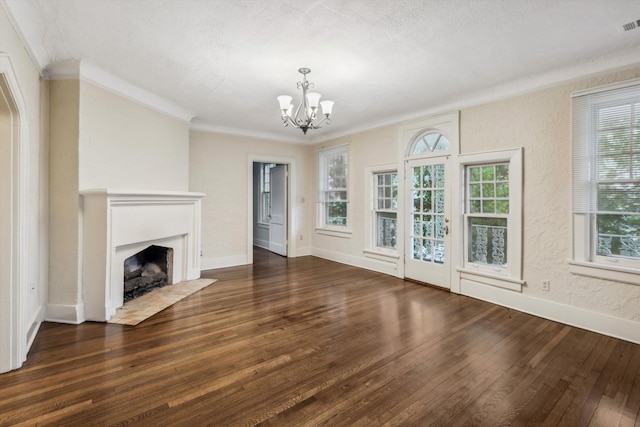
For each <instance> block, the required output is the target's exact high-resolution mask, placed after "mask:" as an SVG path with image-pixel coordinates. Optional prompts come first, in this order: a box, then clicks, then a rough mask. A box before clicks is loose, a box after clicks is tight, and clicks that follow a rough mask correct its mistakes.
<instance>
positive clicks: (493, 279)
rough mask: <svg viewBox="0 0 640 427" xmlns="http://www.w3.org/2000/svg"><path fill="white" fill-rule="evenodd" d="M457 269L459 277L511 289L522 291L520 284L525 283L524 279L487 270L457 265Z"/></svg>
mask: <svg viewBox="0 0 640 427" xmlns="http://www.w3.org/2000/svg"><path fill="white" fill-rule="evenodd" d="M457 270H458V272H459V273H460V278H461V279H467V280H471V281H474V282H480V283H485V284H487V285H492V286H496V287H498V288H503V289H510V290H512V291H517V292H522V285H524V284H525V281H524V280H522V279H518V278H515V277H511V276H507V275H501V274H493V273H490V272H487V271H482V270H471V269H469V268H463V267H458V268H457Z"/></svg>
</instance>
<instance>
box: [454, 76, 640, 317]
mask: <svg viewBox="0 0 640 427" xmlns="http://www.w3.org/2000/svg"><path fill="white" fill-rule="evenodd" d="M637 77H640V67H636V68H634V69H628V70H625V71H621V72H614V73H609V74H605V75H601V76H598V77H593V78H589V79H584V80H580V81H576V82H572V83H568V84H563V85H560V86H556V87H552V88H548V89H545V90H540V91H537V92H532V93H528V94H525V95H522V96H518V97H514V98H510V99H506V100H502V101H499V102H493V103H490V104H485V105H480V106H477V107H473V108H467V109H464V110H462V112H461V117H460V133H461V136H460V141H461V150H462V152H463V153H473V152H480V151H490V150H496V149H503V148H513V147H519V146H521V147H524V198H523V199H524V212H523V217H524V223H523V224H524V239H523V241H524V248H523V251H524V267H523V273H524V279H525V280H526V282H527V285H526V286H525V287H524V289H523V292H524V293H525V294H528V295H531V296H535V297H538V298H543V299H549V300H553V301H556V302H560V303H564V304H569V305H572V306H576V307H580V308H585V309H588V310H592V311H597V312H602V313H606V314H610V315H613V316H618V317H622V318H626V319H630V320H635V321H640V286H635V285H629V284H623V283H617V282H611V281H605V280H599V279H594V278H589V277H584V276H578V275H574V274H570V273H569V272H568V269H569V265H568V259H569V258H570V257H571V245H572V240H571V215H570V212H571V139H570V122H571V115H570V95H571V93H572V92H575V91H577V90H582V89H586V88H591V87H597V86H601V85H604V84H607V83H613V82H618V81H623V80H628V79H632V78H637ZM543 280H550V281H551V286H550V291H549V292H546V291H543V290H542V281H543Z"/></svg>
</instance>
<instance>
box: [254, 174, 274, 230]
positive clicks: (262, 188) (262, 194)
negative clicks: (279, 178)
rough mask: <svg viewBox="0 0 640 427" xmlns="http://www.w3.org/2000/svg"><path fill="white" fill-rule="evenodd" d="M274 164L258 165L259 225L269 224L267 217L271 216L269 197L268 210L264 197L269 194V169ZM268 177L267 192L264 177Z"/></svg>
mask: <svg viewBox="0 0 640 427" xmlns="http://www.w3.org/2000/svg"><path fill="white" fill-rule="evenodd" d="M275 165H276V164H275V163H261V164H260V205H259V206H258V210H259V218H260V220H259V221H258V223H259V224H265V225H268V224H269V219H270V218H269V216H270V215H271V196H269V210H266V209H265V200H264V199H265V197H266V195H267V194H269V195H270V194H271V176H270V175H271V168H272V167H274V166H275ZM267 175H269V191H267V190H266V187H267V182H266V181H267V180H266V176H267Z"/></svg>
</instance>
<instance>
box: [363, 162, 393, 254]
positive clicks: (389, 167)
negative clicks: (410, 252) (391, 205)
mask: <svg viewBox="0 0 640 427" xmlns="http://www.w3.org/2000/svg"><path fill="white" fill-rule="evenodd" d="M378 173H396V174H397V173H398V164H397V163H388V164H384V165H375V166H367V167H365V170H364V182H365V194H366V195H367V196H368V199H369V200H368V201H367V202H366V203H365V204H364V229H365V247H364V249H363V251H362V252H363V253H364V255H365V256H366V257H368V258H374V259H378V260H382V261H395V260H397V259H398V258H400V252H399V251H398V247H399V239H398V237H396V249H388V248H381V247H379V246H376V231H375V220H374V218H375V211H374V206H373V203H374V201H375V200H376V197H375V194H374V192H375V189H376V185H375V183H374V181H373V180H374V178H375V175H376V174H378ZM398 178H399V176H398ZM400 191H401V188H400V182H398V194H400ZM400 203H401V200H400V199H399V200H398V210H396V215H397V219H398V220H399V217H400V213H399V208H400ZM401 232H402V230H400V229H399V228H398V234H400V233H401Z"/></svg>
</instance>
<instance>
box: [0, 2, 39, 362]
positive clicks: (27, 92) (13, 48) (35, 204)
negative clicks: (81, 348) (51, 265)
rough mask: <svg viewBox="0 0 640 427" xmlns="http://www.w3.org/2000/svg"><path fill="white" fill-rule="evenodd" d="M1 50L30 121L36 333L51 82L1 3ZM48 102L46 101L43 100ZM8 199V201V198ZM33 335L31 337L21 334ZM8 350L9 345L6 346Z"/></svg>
mask: <svg viewBox="0 0 640 427" xmlns="http://www.w3.org/2000/svg"><path fill="white" fill-rule="evenodd" d="M0 53H4V54H6V55H8V57H9V60H10V61H11V66H12V68H13V71H14V72H15V75H16V78H17V80H18V82H17V83H18V85H19V88H18V89H19V92H20V94H19V96H20V97H21V98H22V100H23V102H24V107H25V110H26V111H23V112H21V113H24V114H23V115H22V116H21V117H20V120H21V121H22V123H26V133H27V138H26V144H27V147H26V155H27V157H28V159H27V169H28V180H27V181H28V182H27V184H28V187H27V195H26V199H27V217H26V218H25V220H26V230H25V233H26V236H25V240H24V242H25V244H26V248H25V252H26V253H28V254H29V256H30V260H29V262H28V263H27V267H26V272H25V273H26V278H25V280H24V283H25V284H26V287H25V289H23V290H22V295H23V298H24V301H23V304H24V306H23V307H22V309H23V310H22V318H23V321H24V328H23V330H24V332H25V333H28V332H31V333H34V332H35V329H33V328H32V327H33V325H34V324H35V323H37V322H39V321H40V320H42V312H43V310H42V309H43V307H44V304H45V301H46V299H47V281H48V244H47V242H48V187H47V185H46V180H47V178H48V177H47V169H48V166H47V165H48V157H47V155H48V153H47V146H48V140H47V137H48V134H47V119H48V117H47V116H48V102H47V101H46V100H47V83H46V82H44V81H43V80H42V79H41V78H40V74H39V71H40V70H39V67H38V66H37V65H36V64H35V63H34V62H33V61H32V60H31V58H30V56H29V54H28V53H27V51H26V49H25V48H24V46H23V44H22V42H21V40H20V38H19V36H18V34H17V33H16V31H15V30H14V29H13V26H12V24H11V22H10V21H9V19H8V17H7V15H6V12H5V10H4V8H2V7H1V6H0ZM43 102H44V104H43ZM5 202H6V201H5ZM21 338H25V340H26V339H27V338H29V339H30V338H31V337H21ZM5 350H6V349H5Z"/></svg>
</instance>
